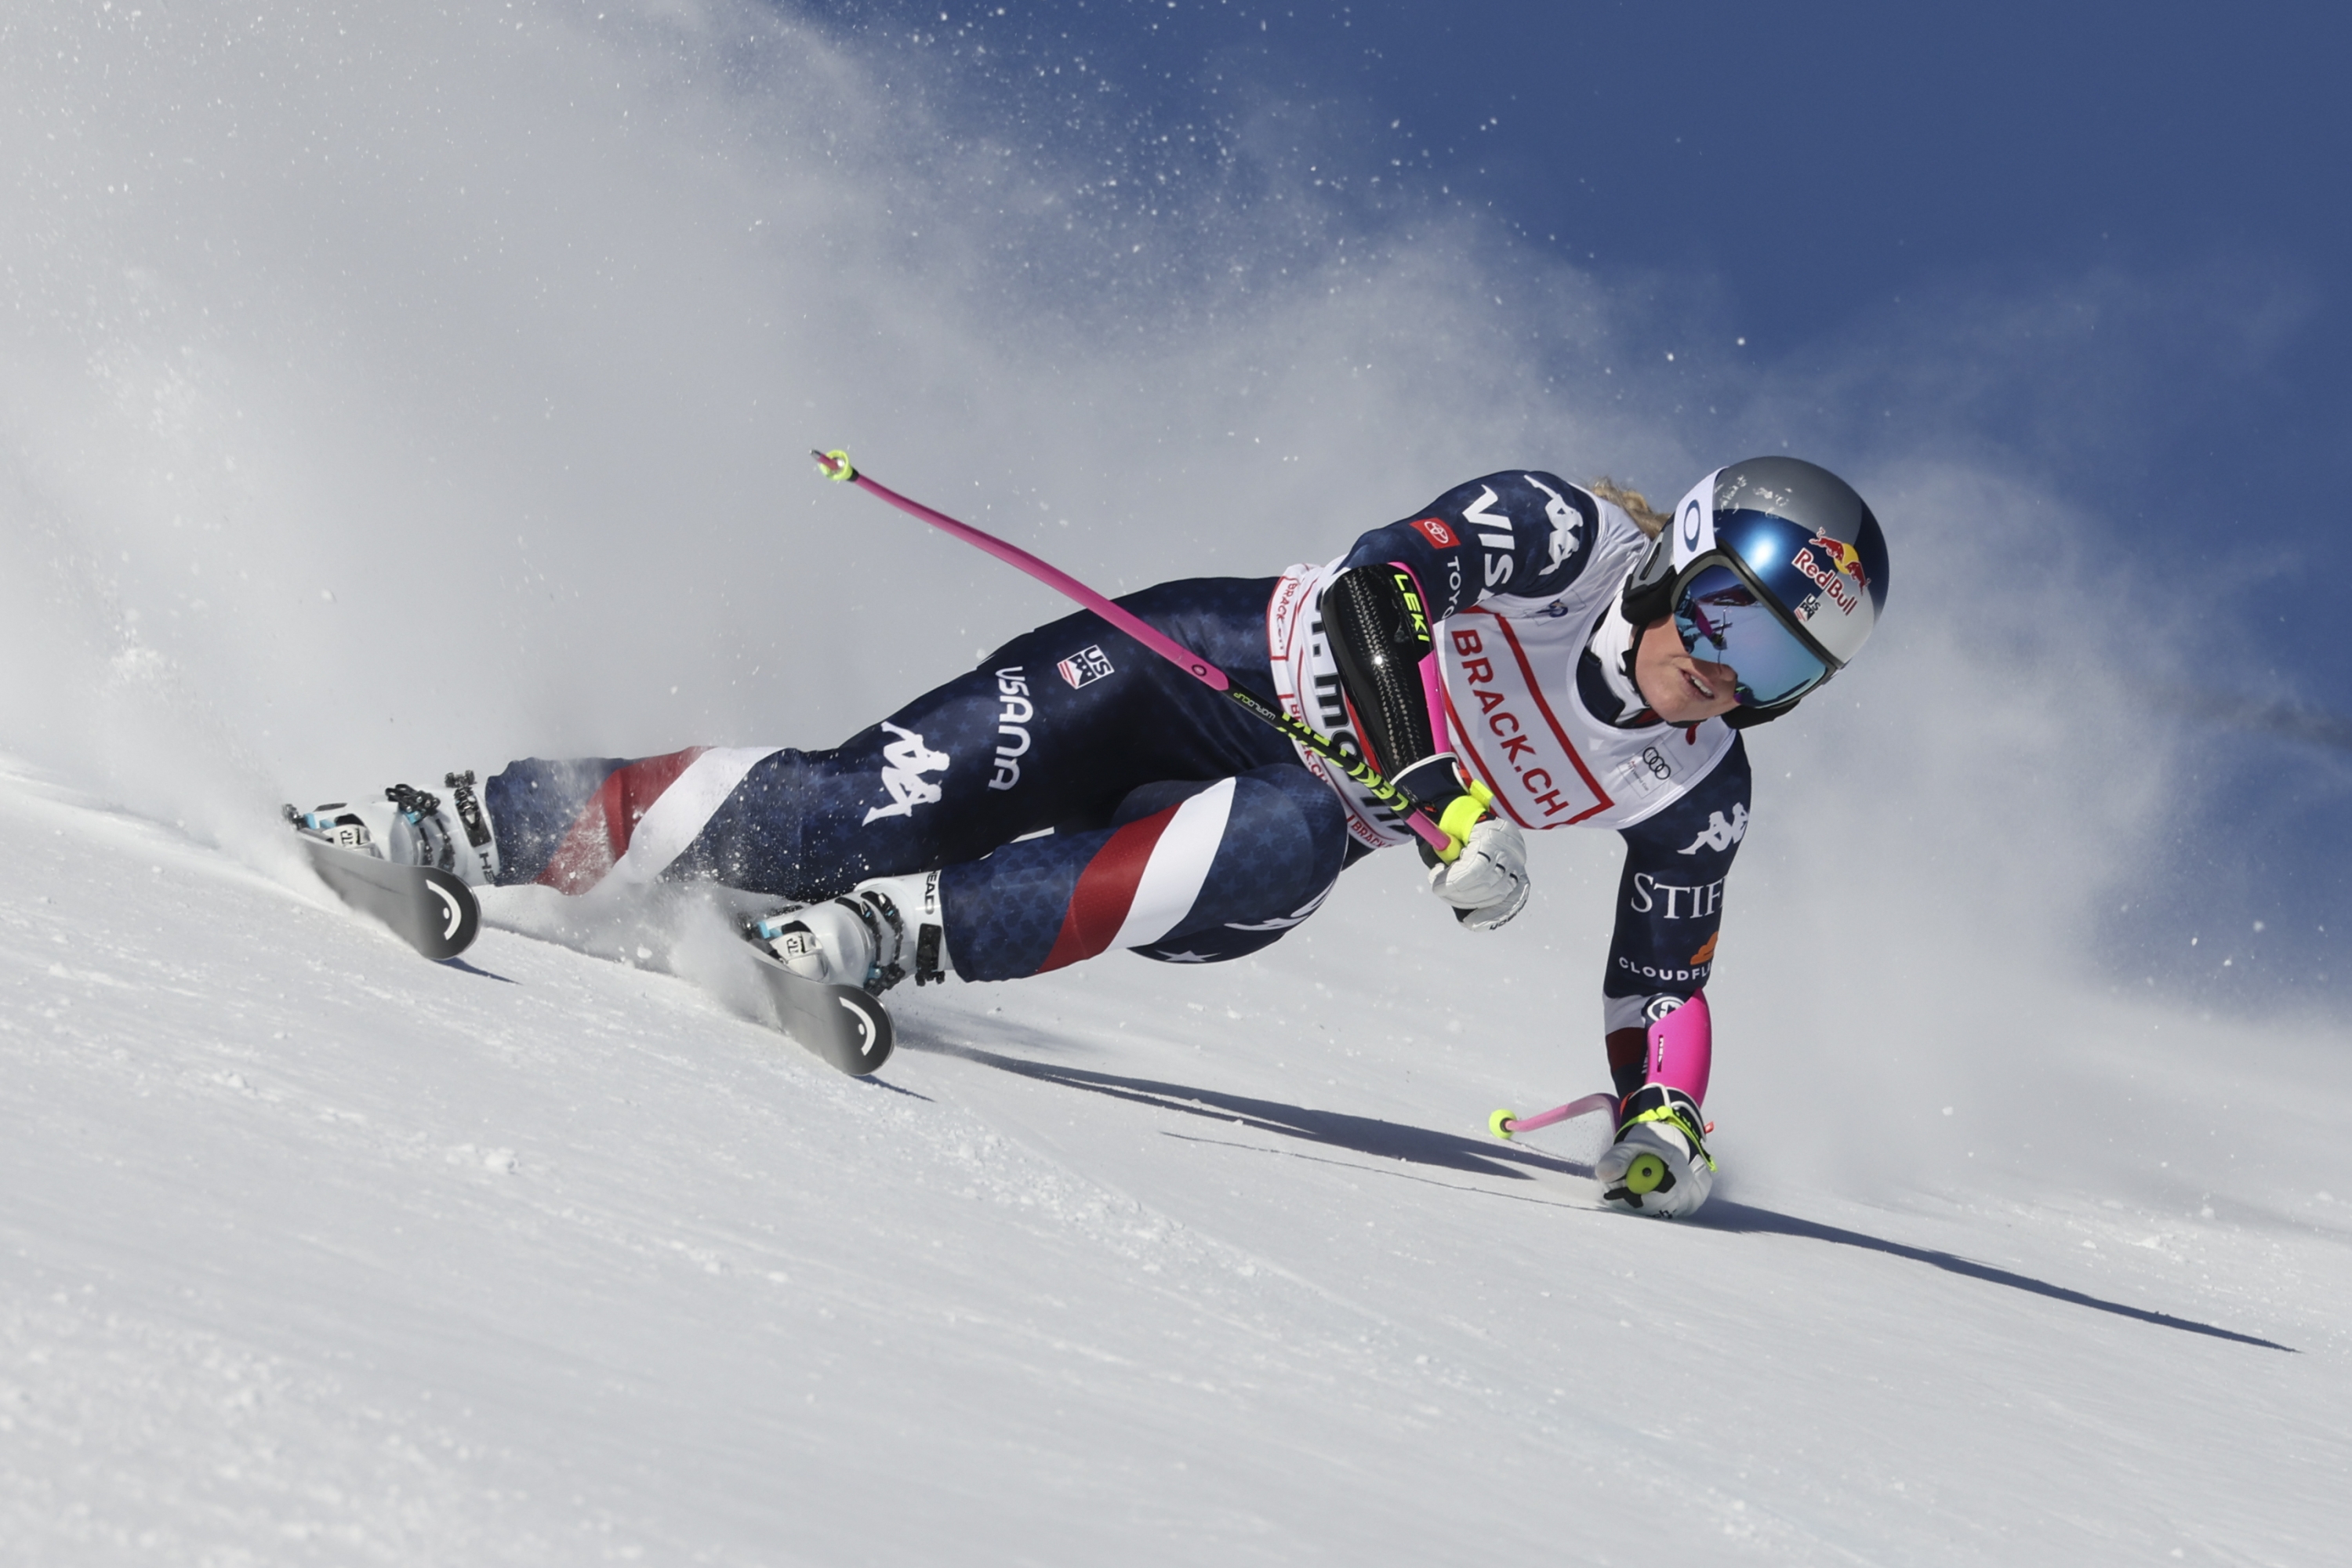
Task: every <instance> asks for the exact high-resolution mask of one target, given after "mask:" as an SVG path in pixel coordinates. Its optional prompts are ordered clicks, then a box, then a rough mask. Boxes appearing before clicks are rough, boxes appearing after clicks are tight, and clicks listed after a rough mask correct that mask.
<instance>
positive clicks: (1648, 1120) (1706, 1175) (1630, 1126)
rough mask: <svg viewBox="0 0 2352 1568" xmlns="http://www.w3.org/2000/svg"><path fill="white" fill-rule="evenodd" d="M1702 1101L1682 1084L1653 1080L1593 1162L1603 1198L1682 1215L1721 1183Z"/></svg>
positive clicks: (1621, 1113) (1622, 1112)
mask: <svg viewBox="0 0 2352 1568" xmlns="http://www.w3.org/2000/svg"><path fill="white" fill-rule="evenodd" d="M1708 1131H1711V1129H1710V1128H1709V1127H1708V1125H1707V1123H1706V1121H1705V1120H1704V1119H1703V1117H1702V1115H1701V1113H1700V1110H1699V1108H1698V1101H1697V1100H1693V1099H1692V1098H1691V1097H1690V1096H1689V1095H1687V1094H1685V1093H1684V1092H1683V1091H1682V1090H1681V1089H1675V1088H1672V1087H1670V1086H1668V1085H1666V1084H1663V1083H1647V1084H1643V1086H1642V1087H1641V1088H1640V1089H1635V1090H1634V1091H1633V1093H1631V1094H1629V1095H1627V1096H1626V1097H1625V1099H1624V1102H1623V1103H1622V1105H1620V1106H1619V1108H1618V1111H1617V1141H1616V1142H1613V1143H1612V1144H1611V1145H1610V1146H1609V1147H1608V1148H1607V1149H1605V1150H1603V1151H1601V1158H1599V1159H1598V1160H1595V1161H1594V1162H1593V1163H1592V1175H1593V1179H1594V1180H1596V1181H1598V1182H1599V1183H1600V1184H1601V1202H1603V1203H1605V1204H1608V1205H1610V1206H1611V1207H1612V1208H1621V1209H1623V1210H1625V1211H1626V1212H1628V1213H1629V1214H1641V1215H1650V1216H1652V1217H1653V1218H1656V1219H1679V1218H1681V1217H1682V1216H1683V1215H1687V1214H1691V1213H1694V1212H1696V1210H1697V1208H1698V1206H1699V1205H1701V1204H1703V1203H1705V1202H1706V1197H1707V1194H1709V1193H1710V1192H1712V1191H1714V1189H1715V1160H1714V1158H1713V1156H1711V1155H1709V1154H1708V1153H1707V1152H1706V1133H1707V1132H1708Z"/></svg>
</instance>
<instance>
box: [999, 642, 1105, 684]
mask: <svg viewBox="0 0 2352 1568" xmlns="http://www.w3.org/2000/svg"><path fill="white" fill-rule="evenodd" d="M1054 668H1055V669H1056V670H1058V671H1060V672H1061V676H1062V679H1064V680H1066V681H1068V682H1069V683H1070V686H1071V689H1073V690H1075V689H1077V688H1078V687H1081V686H1091V685H1092V684H1094V683H1095V682H1096V681H1097V680H1100V679H1102V678H1103V677H1104V676H1106V675H1117V674H1118V670H1117V669H1116V668H1112V665H1111V662H1110V656H1109V655H1108V654H1106V653H1104V652H1103V650H1102V645H1101V644H1099V643H1092V644H1089V645H1087V647H1082V648H1080V649H1079V650H1078V651H1077V652H1076V653H1074V654H1072V655H1071V656H1070V657H1069V658H1066V659H1064V660H1063V661H1062V662H1061V663H1059V664H1057V665H1055V667H1054ZM1000 673H1001V672H1000Z"/></svg>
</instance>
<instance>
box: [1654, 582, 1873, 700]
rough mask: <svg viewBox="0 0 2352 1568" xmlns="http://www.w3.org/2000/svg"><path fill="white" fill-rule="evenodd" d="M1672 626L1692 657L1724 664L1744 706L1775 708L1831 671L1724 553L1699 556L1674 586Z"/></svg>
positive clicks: (1737, 696) (1828, 664) (1818, 682)
mask: <svg viewBox="0 0 2352 1568" xmlns="http://www.w3.org/2000/svg"><path fill="white" fill-rule="evenodd" d="M1675 631H1676V632H1677V633H1679V634H1680V635H1681V637H1682V639H1683V647H1684V649H1685V651H1687V652H1688V653H1689V654H1690V656H1691V657H1692V658H1697V659H1704V660H1706V662H1707V663H1709V664H1727V665H1729V666H1730V667H1731V669H1732V673H1733V675H1734V677H1735V678H1736V679H1735V681H1734V685H1733V689H1732V691H1733V695H1734V696H1735V697H1736V698H1738V701H1739V705H1740V706H1741V707H1743V708H1777V707H1779V706H1780V704H1782V703H1784V702H1793V701H1795V700H1797V699H1798V698H1800V697H1802V696H1803V695H1804V694H1805V693H1806V692H1808V691H1811V689H1813V688H1814V687H1816V686H1819V685H1820V684H1821V683H1822V681H1824V680H1827V679H1829V678H1830V676H1831V674H1832V671H1833V669H1834V668H1835V667H1834V666H1832V664H1831V663H1830V662H1829V660H1827V659H1825V658H1822V656H1821V655H1820V654H1818V653H1816V652H1815V651H1813V649H1812V648H1811V647H1808V646H1807V645H1806V643H1805V641H1804V639H1803V638H1801V637H1799V636H1798V635H1797V633H1796V632H1795V630H1794V629H1793V628H1791V627H1790V625H1789V623H1788V622H1786V621H1785V620H1783V619H1781V618H1780V612H1779V611H1777V610H1775V609H1774V608H1773V606H1772V605H1771V603H1770V602H1769V600H1767V599H1766V598H1765V596H1764V595H1763V594H1762V593H1760V592H1759V591H1758V589H1757V588H1756V587H1755V585H1754V584H1751V583H1750V582H1749V581H1748V578H1747V577H1746V576H1745V575H1744V574H1741V573H1739V572H1738V571H1736V570H1734V569H1733V568H1732V566H1731V564H1730V563H1729V559H1728V558H1727V556H1724V555H1720V554H1718V555H1715V556H1713V557H1711V558H1710V557H1706V556H1702V557H1701V558H1700V559H1699V560H1697V561H1696V562H1694V563H1692V564H1691V567H1690V569H1689V570H1687V571H1686V572H1685V573H1684V574H1683V580H1682V582H1681V584H1679V585H1677V586H1676V588H1675Z"/></svg>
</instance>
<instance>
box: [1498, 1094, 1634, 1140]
mask: <svg viewBox="0 0 2352 1568" xmlns="http://www.w3.org/2000/svg"><path fill="white" fill-rule="evenodd" d="M1616 1109H1617V1097H1616V1096H1615V1095H1613V1094H1588V1095H1586V1096H1585V1097H1584V1098H1583V1099H1582V1100H1570V1101H1569V1102H1568V1103H1567V1104H1566V1105H1555V1106H1553V1107H1552V1108H1551V1109H1550V1110H1538V1112H1536V1113H1535V1114H1534V1115H1533V1116H1519V1115H1515V1114H1514V1113H1512V1112H1511V1111H1508V1110H1498V1111H1496V1112H1495V1114H1494V1115H1492V1116H1490V1117H1488V1118H1486V1131H1489V1132H1492V1133H1493V1134H1494V1135H1495V1136H1496V1137H1497V1138H1508V1137H1510V1136H1511V1134H1512V1133H1514V1132H1532V1131H1535V1130H1536V1129H1537V1128H1538V1127H1549V1126H1550V1125H1551V1124H1552V1123H1553V1122H1555V1121H1568V1120H1570V1118H1572V1117H1578V1116H1583V1115H1586V1114H1588V1113H1590V1112H1591V1111H1595V1110H1616Z"/></svg>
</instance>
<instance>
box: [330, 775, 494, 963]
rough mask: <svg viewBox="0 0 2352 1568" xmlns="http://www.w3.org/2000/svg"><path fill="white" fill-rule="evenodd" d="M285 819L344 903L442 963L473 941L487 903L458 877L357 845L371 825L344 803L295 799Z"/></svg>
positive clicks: (478, 931) (464, 949)
mask: <svg viewBox="0 0 2352 1568" xmlns="http://www.w3.org/2000/svg"><path fill="white" fill-rule="evenodd" d="M333 814H340V815H333ZM286 820H287V821H288V822H289V823H291V824H292V825H293V827H294V832H295V835H296V837H299V838H300V839H301V840H302V847H303V849H304V850H305V851H306V852H307V853H308V854H309V855H310V868H311V869H312V870H314V871H316V872H318V874H319V879H320V881H322V882H324V883H326V884H327V886H328V888H329V889H331V890H332V891H333V893H334V895H335V896H336V897H337V898H339V899H341V900H343V902H345V903H346V904H349V905H350V906H351V907H352V908H353V909H355V910H359V911H360V912H361V913H362V914H363V915H368V916H372V917H373V918H374V919H375V920H378V921H382V922H383V923H384V924H385V925H387V926H390V927H391V928H392V931H393V934H394V935H395V936H397V937H399V938H400V939H401V940H402V941H403V942H406V943H408V945H409V946H411V947H413V948H415V950H416V951H417V952H421V953H423V954H424V955H425V957H427V958H430V959H433V960H435V961H436V962H442V961H446V960H448V959H452V958H455V957H457V955H458V954H459V953H461V952H465V951H466V949H467V948H468V947H470V946H472V945H473V942H474V938H475V937H476V936H477V935H478V934H479V933H480V931H481V929H482V907H481V905H480V903H479V902H478V901H477V900H476V899H475V897H474V892H473V889H470V888H468V887H467V886H466V884H465V883H464V882H462V881H459V880H458V879H457V877H455V876H454V875H452V874H451V873H449V872H447V871H442V870H436V869H435V868H431V867H427V866H397V865H394V864H393V862H391V861H389V860H386V859H383V858H381V857H379V856H377V855H375V854H374V853H373V852H372V851H370V850H367V849H363V848H360V847H357V846H359V845H361V844H364V843H366V842H367V841H368V837H367V829H366V828H365V827H364V826H362V825H361V823H360V820H359V818H358V817H357V816H353V815H352V814H351V813H349V812H344V811H343V810H342V808H341V807H340V806H333V805H322V806H320V808H319V809H318V810H316V811H310V812H306V811H298V810H296V809H295V808H294V807H293V806H290V805H289V806H288V807H286ZM338 839H340V840H341V842H338Z"/></svg>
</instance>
